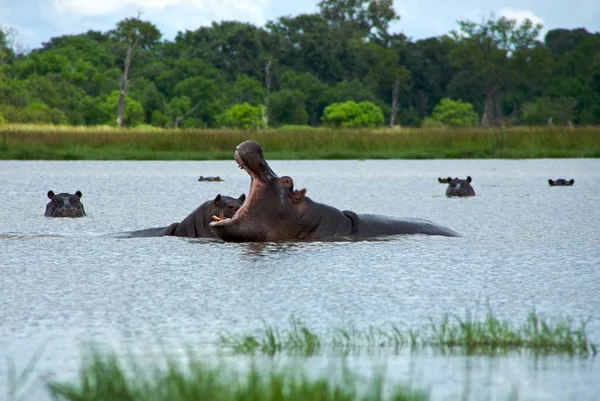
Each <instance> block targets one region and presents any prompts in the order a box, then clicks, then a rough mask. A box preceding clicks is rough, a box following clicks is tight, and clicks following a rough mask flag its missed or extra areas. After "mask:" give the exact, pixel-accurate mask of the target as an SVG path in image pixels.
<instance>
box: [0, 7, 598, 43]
mask: <svg viewBox="0 0 600 401" xmlns="http://www.w3.org/2000/svg"><path fill="white" fill-rule="evenodd" d="M317 3H318V0H293V1H289V0H101V1H98V0H0V26H3V27H7V26H8V27H12V28H14V29H15V30H16V31H17V32H18V36H17V37H16V41H17V43H18V44H20V47H21V49H22V50H33V49H35V48H39V47H40V46H41V45H42V43H44V42H47V41H48V40H50V38H52V37H56V36H62V35H71V34H79V33H84V32H86V31H88V30H90V29H93V30H97V31H102V32H105V31H107V30H109V29H112V28H114V27H115V26H116V24H117V22H119V21H121V20H123V19H125V18H127V17H135V16H136V15H137V13H138V11H139V10H141V11H142V16H141V18H142V19H143V20H145V21H150V22H152V23H153V24H155V25H156V26H157V28H158V29H159V30H160V31H161V32H162V34H163V39H167V40H172V39H173V38H174V37H175V35H176V34H177V32H178V31H185V30H192V31H193V30H196V29H198V28H199V27H200V26H207V25H210V24H211V23H212V22H213V21H222V20H237V21H243V22H250V23H253V24H255V25H259V26H260V25H264V23H265V22H267V21H271V20H275V19H277V18H279V17H282V16H294V15H298V14H300V13H312V12H316V11H317V10H318V7H317ZM394 8H395V10H396V12H397V13H398V14H400V16H401V20H400V21H399V22H397V23H395V24H394V25H393V26H392V29H391V30H392V31H393V32H402V33H403V34H405V35H406V36H408V37H410V38H413V39H414V40H416V39H423V38H427V37H432V36H438V35H442V34H446V33H448V32H450V31H451V30H453V29H455V28H456V27H457V24H456V21H458V20H471V21H474V22H479V21H481V19H482V17H483V16H486V15H490V13H494V14H495V15H496V16H506V17H509V18H512V19H517V20H519V21H520V20H522V19H524V18H529V19H531V20H532V21H534V22H539V23H542V24H543V25H544V28H545V30H549V29H555V28H566V29H573V28H585V29H587V30H588V31H590V32H598V31H600V1H599V0H570V1H567V0H560V1H558V0H521V1H514V0H513V1H512V2H511V1H507V0H490V1H485V2H483V1H481V0H453V1H448V0H428V1H422V0H421V1H420V0H403V1H400V0H394Z"/></svg>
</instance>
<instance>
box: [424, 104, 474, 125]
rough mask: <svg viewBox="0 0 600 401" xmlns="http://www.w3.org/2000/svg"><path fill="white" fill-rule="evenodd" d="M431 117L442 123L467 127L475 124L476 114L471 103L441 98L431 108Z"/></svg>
mask: <svg viewBox="0 0 600 401" xmlns="http://www.w3.org/2000/svg"><path fill="white" fill-rule="evenodd" d="M431 117H432V118H433V119H434V120H436V121H439V122H441V123H442V124H444V125H449V126H452V127H468V126H473V125H477V122H478V121H477V120H478V116H477V113H476V112H475V110H474V109H473V105H472V104H471V103H464V102H463V101H462V100H460V99H458V100H452V99H449V98H444V99H442V100H441V101H440V102H439V103H438V104H437V105H436V106H435V108H434V109H433V113H432V114H431Z"/></svg>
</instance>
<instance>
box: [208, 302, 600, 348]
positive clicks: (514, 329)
mask: <svg viewBox="0 0 600 401" xmlns="http://www.w3.org/2000/svg"><path fill="white" fill-rule="evenodd" d="M588 322H589V320H581V321H580V322H579V326H578V327H575V328H574V327H573V319H572V318H570V317H565V318H561V319H557V320H554V321H550V320H546V319H543V318H541V317H540V316H539V315H538V314H537V313H536V312H535V311H531V312H530V313H529V314H528V316H527V319H526V320H525V322H524V323H523V324H521V325H518V326H515V325H512V324H510V323H509V322H508V321H506V320H500V319H499V318H498V317H496V316H495V315H494V314H493V313H492V311H491V310H490V311H488V312H487V314H486V316H485V317H484V318H483V319H482V320H478V319H476V318H475V317H473V315H472V314H471V313H470V312H467V313H466V315H465V317H464V318H460V317H458V316H454V315H445V316H444V317H443V318H442V319H441V321H440V322H437V323H436V322H434V321H432V320H430V322H429V324H428V325H426V326H425V327H424V328H423V329H420V330H417V329H409V330H407V331H403V330H401V329H400V328H398V327H397V326H392V327H391V329H389V330H384V329H382V328H375V327H372V326H371V327H368V328H366V329H362V330H361V329H356V328H352V329H340V328H338V329H334V330H332V331H330V332H329V333H327V334H325V335H322V336H319V335H318V334H317V333H316V332H314V331H313V330H311V329H310V328H308V327H307V326H306V324H304V323H303V322H302V321H301V320H299V319H296V318H295V317H291V318H290V329H288V330H286V331H281V330H279V329H276V328H274V327H272V326H268V325H264V328H263V331H262V334H260V335H258V336H253V335H249V334H243V335H239V334H232V333H222V334H221V335H220V338H219V344H220V346H221V347H222V348H226V349H231V350H233V351H234V352H237V353H255V352H261V353H264V354H266V355H274V354H276V353H279V352H283V351H287V352H292V353H296V354H300V355H313V354H316V353H319V352H322V351H326V350H333V351H341V352H347V351H350V350H360V349H367V350H373V349H377V348H391V349H393V350H398V349H400V348H404V347H410V348H411V349H413V350H414V349H417V348H421V349H422V348H426V347H427V348H434V349H438V350H442V351H448V350H462V351H465V352H466V353H468V354H473V353H480V354H487V355H493V354H495V353H497V352H508V351H515V350H529V351H531V352H534V353H536V354H546V355H548V354H568V355H579V356H584V357H587V356H595V355H596V353H597V348H596V345H595V344H594V343H592V342H591V341H590V340H589V338H588V334H587V331H586V327H587V324H588Z"/></svg>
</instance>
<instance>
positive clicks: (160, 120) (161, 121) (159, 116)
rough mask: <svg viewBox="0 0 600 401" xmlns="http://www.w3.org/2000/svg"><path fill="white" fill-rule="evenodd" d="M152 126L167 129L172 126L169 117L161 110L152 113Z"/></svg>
mask: <svg viewBox="0 0 600 401" xmlns="http://www.w3.org/2000/svg"><path fill="white" fill-rule="evenodd" d="M151 124H152V125H153V126H155V127H161V128H166V127H168V126H169V125H170V124H171V120H170V119H169V117H168V116H167V115H166V114H165V113H163V112H162V111H160V110H154V111H153V112H152V119H151Z"/></svg>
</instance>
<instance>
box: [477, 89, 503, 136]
mask: <svg viewBox="0 0 600 401" xmlns="http://www.w3.org/2000/svg"><path fill="white" fill-rule="evenodd" d="M499 89H500V87H499V86H495V87H492V88H488V89H486V91H485V101H484V102H483V114H482V116H481V126H482V127H489V125H490V123H491V122H492V120H493V118H494V116H493V112H494V111H493V107H494V95H495V94H496V92H498V90H499Z"/></svg>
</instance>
